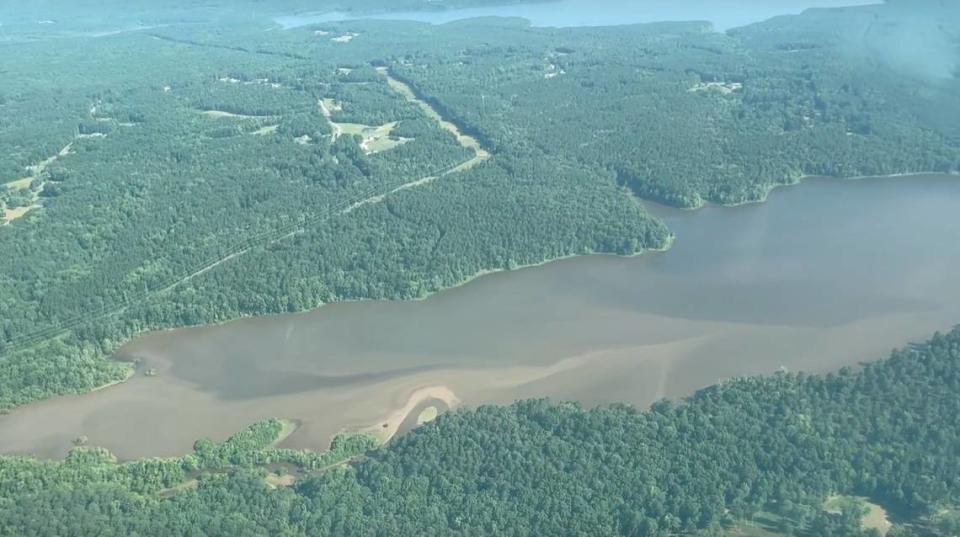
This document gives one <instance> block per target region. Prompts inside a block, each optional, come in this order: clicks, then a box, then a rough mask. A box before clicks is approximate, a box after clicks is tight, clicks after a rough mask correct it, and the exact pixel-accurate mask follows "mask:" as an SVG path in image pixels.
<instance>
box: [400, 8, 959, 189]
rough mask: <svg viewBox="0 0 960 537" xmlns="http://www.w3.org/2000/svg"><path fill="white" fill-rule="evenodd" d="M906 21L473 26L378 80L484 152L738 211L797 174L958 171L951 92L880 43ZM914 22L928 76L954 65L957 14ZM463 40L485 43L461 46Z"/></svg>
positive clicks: (878, 17)
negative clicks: (547, 161)
mask: <svg viewBox="0 0 960 537" xmlns="http://www.w3.org/2000/svg"><path fill="white" fill-rule="evenodd" d="M905 9H906V8H903V7H897V6H896V5H893V6H870V7H867V8H861V9H856V10H853V9H851V10H833V11H823V10H815V11H811V12H809V13H806V14H804V15H801V16H797V17H781V18H777V19H774V20H772V21H769V22H764V23H759V24H755V25H751V26H748V27H745V28H741V29H737V30H735V31H731V32H729V33H728V34H719V33H712V32H705V31H704V28H703V26H702V25H701V24H698V23H676V24H656V25H644V26H636V27H620V28H605V29H602V30H597V29H593V28H571V29H559V30H540V31H531V30H530V29H528V28H525V27H522V26H510V25H506V24H501V25H496V24H493V23H491V22H486V23H481V22H478V23H476V26H475V27H471V26H469V25H466V24H461V25H460V26H459V28H457V31H458V32H460V35H451V34H452V32H450V30H449V29H448V28H443V27H441V28H432V29H431V31H432V34H433V37H434V40H435V41H434V42H436V43H439V44H438V45H436V46H431V44H429V43H427V44H424V45H423V46H421V47H420V48H418V49H417V50H416V51H415V52H413V53H408V54H406V55H403V54H395V55H394V56H393V57H392V58H391V62H392V65H391V69H393V70H395V72H396V73H397V74H398V76H401V77H403V78H405V79H407V80H409V81H411V83H412V84H413V85H415V86H416V87H418V88H419V89H420V90H421V91H422V93H424V94H425V95H427V96H429V97H430V98H431V99H432V100H434V101H435V102H437V103H438V107H439V108H441V109H443V110H446V111H447V113H448V114H449V115H450V116H451V117H455V118H457V120H458V121H459V122H460V123H463V124H466V125H471V126H473V127H474V128H475V129H476V130H477V131H478V134H479V137H481V138H482V139H484V140H487V141H488V142H489V144H490V145H492V146H493V147H495V148H496V149H498V150H502V151H510V152H516V153H517V154H519V155H522V156H525V157H528V158H544V157H545V158H554V159H566V160H573V161H576V162H578V163H580V164H581V165H584V166H588V167H592V168H599V169H604V170H608V171H611V172H614V173H616V174H617V176H618V177H619V179H620V180H621V181H622V182H623V183H624V184H627V185H629V186H631V187H632V188H633V189H634V190H635V191H636V192H637V193H638V194H639V195H640V196H641V197H644V198H647V199H653V200H656V201H659V202H663V203H667V204H670V205H676V206H681V207H696V206H699V205H701V204H702V203H704V202H707V201H708V202H714V203H721V204H737V203H742V202H747V201H757V200H760V199H762V198H763V197H764V196H765V195H766V193H767V191H768V190H769V189H770V188H771V187H772V186H775V185H780V184H789V183H792V182H795V181H796V180H798V179H799V178H800V177H801V176H804V175H827V176H836V177H851V176H862V175H883V174H893V173H905V172H916V171H939V172H952V171H956V170H958V169H960V131H958V129H957V128H956V125H957V124H960V115H958V113H957V111H958V110H960V80H958V79H957V78H956V76H955V75H954V74H951V73H949V72H944V73H940V74H935V75H929V76H921V74H922V73H921V74H918V72H917V71H915V70H913V69H912V66H911V65H908V64H907V65H905V63H908V62H906V61H899V62H898V61H896V60H898V57H897V56H896V54H900V56H904V55H905V54H906V53H905V52H902V51H901V52H899V53H897V52H896V51H891V48H892V47H893V46H892V45H890V42H891V41H893V40H894V37H895V36H898V35H906V34H909V33H911V32H914V31H919V30H918V29H917V28H915V27H914V24H913V22H912V21H914V20H915V19H914V18H911V17H908V16H907V14H906V13H905V11H904V10H905ZM928 9H930V10H932V11H931V13H929V14H924V17H928V18H929V19H930V20H936V21H938V25H939V26H937V27H935V28H933V27H931V29H930V30H931V31H933V32H938V33H942V34H944V35H945V36H946V37H944V44H943V45H942V48H931V50H928V51H926V52H924V53H923V54H925V55H926V57H928V60H927V61H926V63H930V62H934V60H933V59H929V58H950V60H946V59H944V60H939V61H942V62H949V63H951V64H955V63H956V58H957V57H960V53H958V52H957V50H956V49H953V50H951V48H950V47H951V45H950V44H949V43H950V41H949V39H952V37H950V36H952V35H954V34H955V33H956V28H958V27H960V12H958V10H957V9H956V8H953V7H950V6H946V5H943V6H941V7H939V8H934V7H930V8H928ZM911 13H912V12H911ZM924 20H926V19H924ZM474 28H476V31H478V32H479V31H481V30H480V29H481V28H482V31H483V32H484V34H485V36H487V39H486V40H482V41H481V40H470V39H469V32H470V31H471V30H473V29H474ZM871 29H872V30H871ZM868 30H870V31H868ZM850 36H857V39H860V37H861V36H863V37H862V38H863V39H864V40H865V42H863V43H851V42H850V41H851V39H853V38H851V37H850ZM932 39H933V38H932ZM450 49H454V50H456V51H457V53H456V54H451V53H450V52H449V50H450ZM919 54H920V53H918V55H919ZM901 59H902V58H901ZM918 69H919V68H918ZM918 88H924V89H922V90H920V89H918Z"/></svg>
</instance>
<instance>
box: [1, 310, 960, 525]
mask: <svg viewBox="0 0 960 537" xmlns="http://www.w3.org/2000/svg"><path fill="white" fill-rule="evenodd" d="M958 389H960V329H958V330H956V331H954V332H952V333H950V334H947V335H937V336H935V337H934V338H933V339H932V340H930V341H929V342H928V343H927V344H925V345H920V346H916V347H913V348H911V349H908V350H903V351H896V352H894V353H893V355H892V356H891V357H890V358H889V359H887V360H885V361H881V362H877V363H873V364H869V365H866V366H865V367H864V368H863V369H861V370H858V371H853V370H849V369H845V370H842V371H840V372H839V373H836V374H830V375H826V376H808V375H802V374H787V373H783V374H778V375H775V376H772V377H766V378H760V377H756V378H742V379H737V380H733V381H729V382H726V383H724V384H722V385H718V386H714V387H711V388H708V389H705V390H703V391H701V392H699V393H698V394H696V395H695V396H693V397H691V398H689V399H688V400H685V401H680V402H669V401H663V402H660V403H658V404H656V405H654V406H653V408H652V409H651V410H650V411H648V412H640V411H638V410H636V409H634V408H631V407H628V406H612V407H600V408H595V409H592V410H589V411H585V410H582V409H581V408H579V407H578V406H576V405H574V404H559V405H557V404H551V403H549V402H547V401H524V402H518V403H515V404H514V405H511V406H509V407H496V406H485V407H481V408H477V409H474V410H465V411H457V412H454V413H450V414H445V415H442V416H440V417H439V418H437V420H436V421H434V422H431V423H429V424H426V425H424V426H423V427H421V428H420V429H418V430H416V431H414V432H412V433H410V434H408V435H406V436H403V437H401V438H399V439H397V440H395V441H394V442H393V443H391V444H389V445H387V446H385V447H381V448H379V449H372V450H371V448H372V447H373V444H372V443H371V442H372V440H370V439H369V438H368V437H341V438H340V439H339V440H337V441H335V442H334V445H333V448H332V452H331V453H329V454H325V455H314V454H309V453H302V452H290V451H286V450H270V449H266V448H267V447H268V446H269V444H270V443H271V442H272V441H273V440H274V439H275V438H276V437H277V435H278V434H279V433H280V431H281V429H282V427H283V425H282V423H280V422H277V421H270V422H264V423H261V424H258V425H256V426H254V427H252V428H251V429H250V430H249V431H247V432H245V433H243V434H240V435H237V436H235V437H233V438H231V439H230V440H228V441H226V442H225V443H224V444H221V445H215V444H213V443H210V442H208V441H201V442H198V443H197V446H196V449H195V451H194V453H193V454H191V455H188V456H186V457H184V458H182V459H169V460H148V461H139V462H134V463H127V464H122V465H117V464H116V463H115V462H114V461H112V460H110V457H109V455H108V454H107V453H104V452H103V451H100V450H97V449H96V448H90V447H78V448H75V449H74V450H73V452H71V454H70V456H69V457H68V458H67V460H66V461H64V462H40V461H36V460H30V459H22V458H2V459H0V533H4V534H14V535H32V536H43V535H51V536H52V535H65V534H72V535H93V534H96V535H157V534H164V535H226V534H229V535H291V536H293V535H479V534H483V535H569V534H577V535H644V536H657V535H661V536H666V535H677V534H683V535H724V534H727V535H742V534H745V532H746V530H748V529H750V528H755V529H759V528H762V529H763V531H764V532H766V533H765V534H767V535H807V536H810V537H814V536H816V537H822V536H829V535H834V536H841V535H842V536H856V535H878V533H876V531H877V530H876V529H875V528H874V529H870V528H869V527H867V526H870V525H871V524H873V523H874V522H875V520H872V519H870V520H867V522H866V525H865V518H864V516H865V515H866V514H868V512H869V509H873V508H878V507H877V506H880V507H882V508H883V509H885V510H886V511H888V512H889V513H891V516H893V517H894V521H895V523H894V526H893V527H892V528H891V529H890V532H889V533H888V535H897V536H905V535H929V534H933V535H949V534H950V533H949V532H950V531H955V529H956V519H957V517H956V516H955V515H954V514H953V513H955V512H956V509H957V506H958V505H960V481H958V479H957V476H960V453H958V451H957V450H958V446H960V422H958V421H957V419H956V416H957V414H958V413H960V399H958V398H957V397H956V394H957V390H958ZM365 450H369V451H366V454H365V455H364V456H363V457H360V458H358V459H355V460H354V462H353V463H352V464H349V465H338V464H337V462H338V461H343V460H347V459H348V458H350V457H352V456H353V455H355V454H357V453H359V452H360V451H365ZM276 463H284V464H285V466H284V467H283V468H279V467H278V466H277V464H276ZM267 465H272V466H269V468H270V469H269V471H268V470H267V469H265V467H267ZM318 469H319V470H321V471H320V472H319V473H317V472H316V470H318ZM278 472H285V473H284V474H283V475H278ZM291 476H293V477H291ZM194 479H196V481H192V480H194ZM841 495H843V496H846V497H844V498H841ZM854 497H862V498H866V499H868V500H869V502H872V504H873V505H874V507H868V506H867V504H866V503H863V500H857V499H855V498H854ZM951 524H953V525H952V526H951ZM950 528H953V530H951V529H950ZM930 532H932V533H930Z"/></svg>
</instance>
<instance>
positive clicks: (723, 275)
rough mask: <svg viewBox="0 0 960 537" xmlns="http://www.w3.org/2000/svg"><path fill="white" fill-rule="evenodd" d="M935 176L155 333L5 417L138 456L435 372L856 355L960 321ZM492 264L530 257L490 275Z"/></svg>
mask: <svg viewBox="0 0 960 537" xmlns="http://www.w3.org/2000/svg"><path fill="white" fill-rule="evenodd" d="M910 175H913V174H910ZM918 177H920V179H918V180H916V181H914V180H912V179H910V178H907V179H899V178H893V179H892V180H888V181H878V182H876V183H871V182H863V183H862V184H859V185H857V184H853V183H854V182H852V181H844V180H837V179H832V178H831V180H830V181H810V182H807V183H804V184H800V185H798V188H797V189H795V190H794V191H791V192H794V194H791V195H790V196H772V197H771V198H770V200H769V205H768V206H758V207H754V208H752V209H744V210H737V211H723V210H709V211H704V212H702V213H700V214H697V215H693V214H690V215H685V213H681V212H679V211H677V212H669V213H668V212H664V213H663V214H659V213H657V212H652V213H651V214H653V215H654V216H659V217H660V218H661V220H663V221H665V222H667V223H668V224H669V226H670V228H671V231H672V232H673V234H672V236H673V237H676V238H677V239H678V240H679V242H676V243H675V244H674V243H672V242H670V241H668V244H664V248H662V249H660V250H661V251H667V252H668V253H667V254H665V255H662V256H644V255H640V254H642V253H649V251H650V250H645V251H643V252H638V253H637V254H635V255H612V254H608V255H604V254H597V253H593V254H590V255H583V252H581V253H580V254H578V255H569V256H563V257H562V258H561V259H568V260H569V262H560V259H548V260H544V261H541V262H539V263H531V264H530V265H529V266H525V267H522V268H521V267H516V268H511V269H507V270H504V269H499V270H488V271H483V273H482V274H481V273H477V274H472V275H470V277H469V278H467V277H465V278H463V281H462V282H460V283H459V284H458V285H457V286H456V287H459V288H463V289H462V290H461V291H460V292H455V293H451V294H445V293H440V292H439V291H437V292H434V293H431V294H430V296H435V295H437V296H439V297H440V298H437V299H436V300H429V301H428V300H425V298H427V297H419V298H417V299H412V300H401V301H387V300H379V301H373V300H357V301H355V302H358V303H359V302H364V303H365V304H363V305H356V306H348V305H346V302H347V301H341V302H340V304H342V305H344V306H345V307H342V308H341V307H337V304H338V303H335V302H331V303H328V304H325V306H334V309H333V310H328V308H325V307H319V308H316V309H313V310H311V312H303V313H300V314H290V315H269V316H260V318H259V319H257V320H255V321H247V322H243V323H241V324H238V325H233V326H230V327H228V328H215V327H213V326H211V325H206V326H204V327H194V328H192V329H186V330H177V331H176V332H173V330H166V331H163V332H166V333H160V332H157V333H155V334H154V335H153V336H151V337H144V338H143V339H142V340H135V342H134V343H133V344H130V345H129V346H125V347H124V349H123V351H129V352H128V353H126V354H124V353H123V352H121V353H118V354H115V358H125V359H128V360H130V359H136V358H139V359H140V360H141V361H140V363H139V364H138V365H137V369H136V371H137V373H138V374H137V375H135V376H134V377H133V378H130V380H129V382H125V383H121V384H114V385H112V388H111V389H108V390H104V389H101V390H100V391H98V392H97V393H89V392H88V393H85V394H82V395H79V396H74V395H71V396H68V397H54V398H49V399H46V400H43V401H40V402H38V403H36V404H34V403H31V404H30V405H24V406H23V407H20V408H18V409H17V410H15V411H14V412H13V413H11V415H7V416H4V417H3V418H0V420H2V421H0V443H2V444H3V445H4V446H5V451H6V452H8V453H10V454H33V455H34V456H39V457H43V458H51V457H52V458H60V457H62V456H63V453H64V452H65V450H67V449H69V446H70V442H71V441H72V440H73V439H75V438H78V437H80V436H87V437H88V438H89V439H90V442H91V444H92V445H102V446H105V447H107V448H108V449H110V450H111V451H112V452H114V453H116V454H117V455H118V457H120V458H121V459H124V460H130V459H135V458H139V457H141V456H152V455H156V456H168V455H170V454H174V453H176V454H182V452H183V450H189V446H190V445H192V442H194V441H195V440H196V439H197V438H201V437H204V436H207V437H210V438H213V439H214V440H216V441H219V440H222V439H223V438H226V437H228V436H229V435H230V434H233V433H235V432H236V431H237V430H241V429H242V428H243V427H245V426H248V425H249V424H250V423H254V422H257V421H260V420H263V419H271V418H278V417H283V418H287V419H289V420H294V421H295V422H298V423H299V424H301V426H300V427H298V428H297V430H296V432H295V433H294V434H292V435H291V436H289V437H288V438H287V439H286V440H285V441H284V443H283V446H285V447H289V448H292V449H309V450H314V449H316V448H317V447H318V446H323V445H324V443H325V442H326V441H328V440H329V438H330V437H331V436H333V435H335V434H336V433H337V432H338V431H356V430H357V429H358V428H363V427H369V426H371V425H374V424H376V425H378V426H380V427H381V428H382V426H383V423H388V424H390V425H397V423H399V422H401V421H403V422H404V423H406V425H403V426H402V427H407V426H409V425H411V424H412V423H413V421H415V420H414V418H416V416H415V415H414V416H413V417H411V416H409V415H407V416H405V417H402V418H403V419H402V420H401V416H395V417H394V418H390V419H389V420H388V421H376V420H378V419H381V420H382V419H385V418H383V417H384V416H392V415H393V414H392V413H394V412H396V410H397V409H398V408H400V407H401V406H402V405H404V403H405V402H407V401H409V397H410V395H411V394H412V393H415V392H416V391H417V390H419V389H422V388H424V387H447V388H448V389H449V390H450V391H451V392H453V393H455V394H456V397H457V398H458V399H460V400H462V401H463V404H464V405H467V406H469V407H474V406H476V405H483V404H509V403H510V402H512V401H515V400H518V399H519V400H523V399H537V398H544V397H548V398H551V399H555V400H566V401H579V402H580V403H581V404H583V405H585V406H597V405H604V404H611V403H613V402H616V401H619V402H623V403H628V404H633V405H636V406H637V407H638V408H641V407H643V406H644V405H647V404H649V402H651V401H649V400H648V398H649V397H655V398H660V397H668V398H680V397H684V396H685V395H688V394H690V393H693V392H694V391H696V390H697V389H700V388H702V387H704V386H708V385H711V384H713V383H715V382H716V381H717V380H718V379H724V378H734V377H740V376H750V375H765V374H768V373H772V372H774V371H776V370H778V369H779V368H781V367H786V368H788V369H789V370H791V371H809V372H822V371H832V370H835V369H836V368H839V367H844V366H854V365H855V364H858V363H860V362H863V361H869V360H873V359H877V358H881V357H882V356H884V355H885V354H886V353H888V352H889V349H891V348H894V347H902V346H903V345H905V344H906V343H907V342H909V341H919V340H921V339H922V338H923V337H925V336H928V335H929V334H930V333H933V332H934V331H936V330H943V329H947V328H948V327H949V326H953V325H955V324H956V322H957V319H960V309H958V307H960V306H957V305H956V304H955V303H951V302H949V301H948V298H949V296H950V293H951V292H952V291H950V290H951V289H957V286H956V282H954V281H953V279H951V278H950V275H949V273H948V272H949V271H947V272H944V270H943V269H944V268H949V267H951V266H955V264H956V263H957V262H960V240H957V239H958V238H960V235H957V232H958V229H960V228H957V227H956V225H955V222H956V218H957V217H956V215H958V214H960V189H958V187H960V183H958V182H956V181H955V180H954V178H955V176H952V175H951V176H947V175H942V174H935V175H933V176H922V175H921V176H918ZM906 221H909V222H910V225H909V226H905V225H904V222H906ZM917 236H924V237H927V240H926V241H925V242H923V243H918V242H917V241H916V240H915V239H916V237H917ZM932 244H938V245H939V247H931V245H932ZM667 246H670V248H667ZM633 259H635V260H633ZM554 261H556V262H554ZM535 267H540V268H535ZM495 272H504V273H506V272H515V274H511V275H510V276H504V277H492V278H482V276H484V275H489V274H492V273H495ZM468 280H469V281H468ZM474 281H475V283H474V284H472V285H469V286H468V285H466V284H467V283H469V282H474ZM901 282H908V283H909V284H908V285H905V286H904V285H901ZM453 288H454V287H453V286H451V287H445V288H444V289H443V290H451V289H453ZM377 302H379V303H377ZM251 317H252V316H251ZM221 324H229V323H227V322H224V323H221ZM171 333H172V334H171ZM584 356H587V357H590V359H589V360H587V359H583V360H580V361H578V360H577V359H575V358H577V357H581V358H582V357H584ZM558 364H561V365H563V367H559V366H558ZM150 370H153V371H156V374H155V375H154V376H153V377H151V378H146V376H147V375H146V374H144V373H145V372H147V371H150ZM120 373H121V371H118V375H119V374H120ZM414 404H415V403H414ZM438 404H440V403H438ZM444 406H445V405H443V404H440V407H441V408H442V407H444ZM407 414H409V413H407ZM394 422H397V423H394ZM388 428H389V427H388ZM403 430H407V429H406V428H404V429H403ZM381 432H383V431H381ZM388 432H389V431H388Z"/></svg>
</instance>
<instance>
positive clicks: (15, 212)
mask: <svg viewBox="0 0 960 537" xmlns="http://www.w3.org/2000/svg"><path fill="white" fill-rule="evenodd" d="M37 207H38V206H37V205H30V206H29V207H17V208H16V209H4V211H3V223H4V224H5V225H6V224H9V223H10V222H13V221H14V220H17V219H18V218H23V217H24V216H26V215H27V213H29V212H30V211H32V210H33V209H36V208H37Z"/></svg>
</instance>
